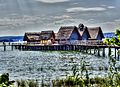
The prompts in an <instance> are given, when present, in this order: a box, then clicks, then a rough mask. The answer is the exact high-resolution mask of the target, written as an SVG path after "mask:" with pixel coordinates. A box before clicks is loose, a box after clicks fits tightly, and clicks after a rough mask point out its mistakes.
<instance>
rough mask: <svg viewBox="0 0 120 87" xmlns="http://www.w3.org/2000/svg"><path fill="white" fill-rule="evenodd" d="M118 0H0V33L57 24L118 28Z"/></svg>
mask: <svg viewBox="0 0 120 87" xmlns="http://www.w3.org/2000/svg"><path fill="white" fill-rule="evenodd" d="M119 4H120V0H0V30H1V32H0V35H1V36H6V35H24V33H25V32H39V31H42V30H54V31H55V32H57V31H58V29H59V28H60V26H67V25H76V26H77V25H78V24H79V23H83V24H84V25H86V26H89V27H94V26H101V27H102V29H103V31H104V32H112V31H115V29H116V28H119V27H120V11H119V9H120V5H119Z"/></svg>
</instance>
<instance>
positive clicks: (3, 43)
mask: <svg viewBox="0 0 120 87" xmlns="http://www.w3.org/2000/svg"><path fill="white" fill-rule="evenodd" d="M3 46H4V51H6V44H5V42H3Z"/></svg>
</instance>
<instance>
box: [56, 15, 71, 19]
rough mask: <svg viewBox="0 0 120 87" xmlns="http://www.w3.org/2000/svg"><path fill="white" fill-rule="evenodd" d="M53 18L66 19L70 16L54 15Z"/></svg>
mask: <svg viewBox="0 0 120 87" xmlns="http://www.w3.org/2000/svg"><path fill="white" fill-rule="evenodd" d="M54 18H55V19H68V18H71V16H69V15H61V16H54Z"/></svg>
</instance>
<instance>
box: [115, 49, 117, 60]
mask: <svg viewBox="0 0 120 87" xmlns="http://www.w3.org/2000/svg"><path fill="white" fill-rule="evenodd" d="M116 52H117V49H116V48H115V59H116V58H117V57H116V56H117V55H116Z"/></svg>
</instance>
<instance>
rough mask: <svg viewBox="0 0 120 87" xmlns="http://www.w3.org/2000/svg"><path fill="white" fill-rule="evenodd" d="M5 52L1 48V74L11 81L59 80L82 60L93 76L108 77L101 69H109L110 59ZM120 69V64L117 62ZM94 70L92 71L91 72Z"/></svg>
mask: <svg viewBox="0 0 120 87" xmlns="http://www.w3.org/2000/svg"><path fill="white" fill-rule="evenodd" d="M7 50H8V51H5V52H4V51H3V48H2V47H0V73H1V74H2V73H6V72H7V73H9V74H10V79H12V80H17V79H19V80H20V79H37V80H38V81H39V82H41V80H42V79H43V80H44V81H45V82H47V81H49V80H53V79H57V78H64V77H65V76H66V75H70V74H71V72H72V71H71V68H72V67H73V65H75V64H77V65H78V66H80V61H81V58H83V57H85V61H86V62H88V64H89V65H90V66H89V67H90V68H89V69H90V70H89V73H92V74H91V76H94V75H96V76H104V75H107V74H106V72H107V71H105V70H101V71H100V70H99V68H100V67H103V68H106V67H108V58H102V57H97V56H93V55H86V54H82V53H80V52H75V51H72V52H68V51H52V52H51V51H19V50H14V51H11V50H10V48H9V49H8V48H7ZM117 63H118V64H117V65H118V66H119V67H120V62H119V61H117ZM91 69H92V70H91Z"/></svg>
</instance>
